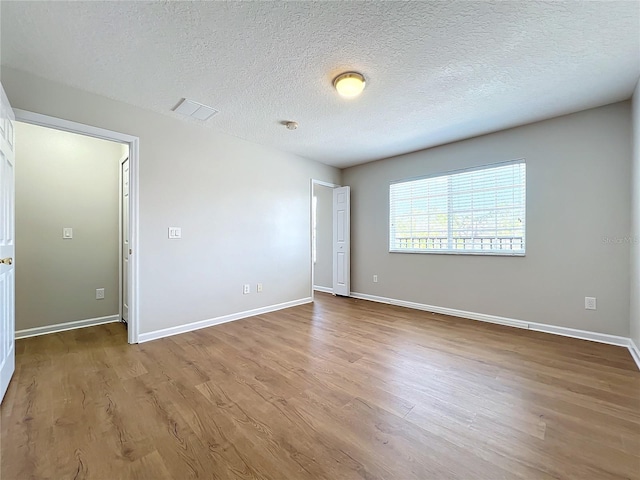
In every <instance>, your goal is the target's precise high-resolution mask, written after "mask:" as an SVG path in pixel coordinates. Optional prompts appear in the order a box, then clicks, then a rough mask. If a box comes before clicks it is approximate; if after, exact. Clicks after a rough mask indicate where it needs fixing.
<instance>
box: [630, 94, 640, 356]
mask: <svg viewBox="0 0 640 480" xmlns="http://www.w3.org/2000/svg"><path fill="white" fill-rule="evenodd" d="M632 103H633V107H632V108H633V113H632V117H633V118H632V128H633V142H632V143H633V160H632V163H633V174H632V177H631V182H632V187H631V190H632V196H633V201H632V204H631V237H630V238H631V242H630V243H631V312H630V317H629V318H630V323H631V338H632V339H633V341H634V342H635V344H636V346H637V347H638V348H640V81H638V84H637V85H636V90H635V92H634V94H633V102H632Z"/></svg>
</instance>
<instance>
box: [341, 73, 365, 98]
mask: <svg viewBox="0 0 640 480" xmlns="http://www.w3.org/2000/svg"><path fill="white" fill-rule="evenodd" d="M365 84H366V82H365V80H364V76H363V75H362V74H361V73H358V72H346V73H342V74H340V75H338V76H337V77H336V78H334V79H333V86H334V87H335V89H336V90H337V91H338V94H340V96H341V97H345V98H353V97H357V96H358V95H360V94H361V93H362V91H363V90H364V86H365Z"/></svg>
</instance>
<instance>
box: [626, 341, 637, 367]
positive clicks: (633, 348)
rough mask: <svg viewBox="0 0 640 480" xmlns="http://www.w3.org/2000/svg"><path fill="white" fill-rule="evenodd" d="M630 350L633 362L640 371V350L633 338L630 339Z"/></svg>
mask: <svg viewBox="0 0 640 480" xmlns="http://www.w3.org/2000/svg"><path fill="white" fill-rule="evenodd" d="M628 348H629V352H631V356H632V357H633V360H634V361H635V362H636V365H637V366H638V370H640V349H639V348H638V346H637V345H636V344H635V342H634V341H633V339H632V338H630V339H629V346H628Z"/></svg>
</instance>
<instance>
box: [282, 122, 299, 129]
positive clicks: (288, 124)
mask: <svg viewBox="0 0 640 480" xmlns="http://www.w3.org/2000/svg"><path fill="white" fill-rule="evenodd" d="M284 126H285V127H287V128H288V129H289V130H295V129H297V128H298V122H285V124H284Z"/></svg>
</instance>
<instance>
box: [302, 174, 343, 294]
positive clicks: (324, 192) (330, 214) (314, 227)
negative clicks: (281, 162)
mask: <svg viewBox="0 0 640 480" xmlns="http://www.w3.org/2000/svg"><path fill="white" fill-rule="evenodd" d="M350 230H351V228H350V189H349V187H341V186H340V185H336V184H333V183H327V182H323V181H320V180H311V297H312V298H313V296H314V292H316V291H318V292H325V293H331V294H334V295H342V296H349V295H350V270H351V269H350Z"/></svg>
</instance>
